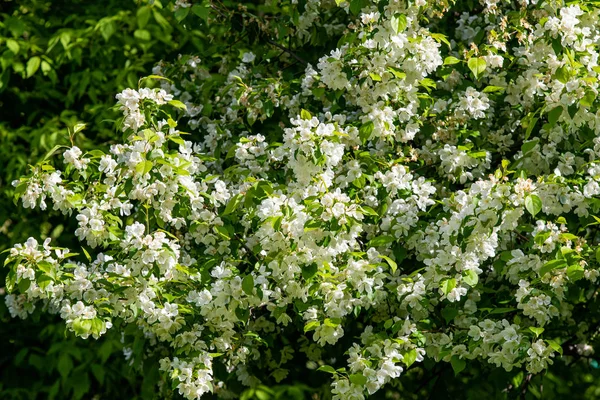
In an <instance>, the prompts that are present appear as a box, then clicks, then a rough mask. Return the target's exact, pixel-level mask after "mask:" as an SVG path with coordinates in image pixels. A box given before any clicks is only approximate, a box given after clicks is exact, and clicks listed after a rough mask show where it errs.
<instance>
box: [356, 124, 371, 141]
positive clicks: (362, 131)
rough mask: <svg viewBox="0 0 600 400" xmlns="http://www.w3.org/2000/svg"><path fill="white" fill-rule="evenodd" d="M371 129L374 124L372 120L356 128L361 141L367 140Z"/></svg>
mask: <svg viewBox="0 0 600 400" xmlns="http://www.w3.org/2000/svg"><path fill="white" fill-rule="evenodd" d="M373 129H375V124H373V121H369V122H367V123H365V124H363V125H362V126H361V127H360V128H359V129H358V136H359V137H360V140H361V142H362V143H366V141H367V140H369V138H370V137H371V133H373Z"/></svg>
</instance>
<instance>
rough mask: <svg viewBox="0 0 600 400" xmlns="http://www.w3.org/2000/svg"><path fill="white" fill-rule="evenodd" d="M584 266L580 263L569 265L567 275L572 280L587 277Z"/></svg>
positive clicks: (575, 280)
mask: <svg viewBox="0 0 600 400" xmlns="http://www.w3.org/2000/svg"><path fill="white" fill-rule="evenodd" d="M584 271H585V270H584V268H583V267H582V266H581V265H579V264H573V265H569V266H568V267H567V276H568V277H569V280H570V281H571V282H577V281H578V280H580V279H583V278H584V277H585V274H584Z"/></svg>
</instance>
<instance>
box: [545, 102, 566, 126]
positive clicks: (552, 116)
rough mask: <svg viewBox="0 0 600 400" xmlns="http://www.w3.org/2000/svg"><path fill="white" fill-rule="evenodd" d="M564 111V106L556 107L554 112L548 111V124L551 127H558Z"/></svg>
mask: <svg viewBox="0 0 600 400" xmlns="http://www.w3.org/2000/svg"><path fill="white" fill-rule="evenodd" d="M563 111H564V110H563V107H562V106H558V107H554V108H553V109H552V110H550V111H548V123H549V124H550V126H551V127H553V126H554V125H556V123H557V122H558V119H559V118H560V116H561V115H562V113H563Z"/></svg>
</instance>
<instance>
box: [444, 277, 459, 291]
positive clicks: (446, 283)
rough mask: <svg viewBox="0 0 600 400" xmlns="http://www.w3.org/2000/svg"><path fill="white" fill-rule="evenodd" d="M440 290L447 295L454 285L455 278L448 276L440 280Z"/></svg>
mask: <svg viewBox="0 0 600 400" xmlns="http://www.w3.org/2000/svg"><path fill="white" fill-rule="evenodd" d="M441 287H442V292H443V293H444V294H445V295H447V294H448V293H450V292H451V291H452V289H454V288H455V287H456V279H454V278H450V279H446V280H443V281H442V286H441Z"/></svg>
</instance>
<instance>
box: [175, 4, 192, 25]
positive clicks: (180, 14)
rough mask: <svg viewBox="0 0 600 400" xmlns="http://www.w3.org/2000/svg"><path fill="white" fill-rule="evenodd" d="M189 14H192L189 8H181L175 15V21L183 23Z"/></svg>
mask: <svg viewBox="0 0 600 400" xmlns="http://www.w3.org/2000/svg"><path fill="white" fill-rule="evenodd" d="M189 13H190V9H189V7H180V8H178V9H177V10H175V12H174V13H173V15H174V16H175V19H176V20H177V22H181V21H183V20H184V19H185V18H186V17H187V16H188V15H189Z"/></svg>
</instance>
